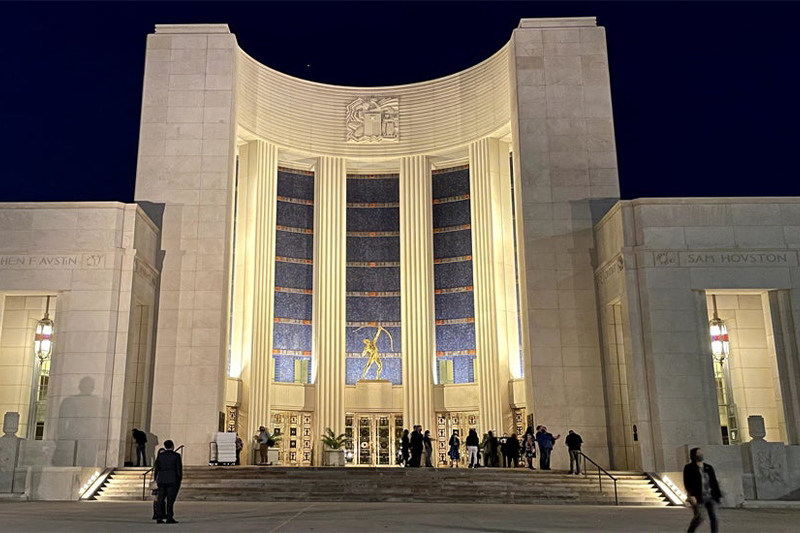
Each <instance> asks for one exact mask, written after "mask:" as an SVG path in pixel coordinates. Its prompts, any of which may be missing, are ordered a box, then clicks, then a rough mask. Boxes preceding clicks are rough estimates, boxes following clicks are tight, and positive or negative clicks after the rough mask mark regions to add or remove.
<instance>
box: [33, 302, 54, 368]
mask: <svg viewBox="0 0 800 533" xmlns="http://www.w3.org/2000/svg"><path fill="white" fill-rule="evenodd" d="M33 350H34V352H35V353H36V356H37V357H38V358H39V361H45V360H46V359H49V358H50V354H52V353H53V321H52V320H51V319H50V297H49V296H48V297H47V303H46V304H45V311H44V317H43V318H42V319H41V320H39V322H38V323H37V324H36V334H35V335H34V336H33Z"/></svg>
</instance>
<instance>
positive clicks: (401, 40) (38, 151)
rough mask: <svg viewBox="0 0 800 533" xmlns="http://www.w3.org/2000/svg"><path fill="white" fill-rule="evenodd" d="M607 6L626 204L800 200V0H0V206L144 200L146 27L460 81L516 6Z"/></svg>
mask: <svg viewBox="0 0 800 533" xmlns="http://www.w3.org/2000/svg"><path fill="white" fill-rule="evenodd" d="M588 15H594V16H597V19H598V23H599V24H600V25H602V26H605V28H606V32H607V37H608V50H609V62H610V68H611V88H612V93H613V105H614V120H615V123H616V136H617V150H618V156H619V167H620V180H621V186H622V196H623V198H638V197H668V196H793V195H797V196H800V179H798V169H797V159H796V157H795V155H796V154H797V153H798V152H800V133H798V128H800V98H799V97H798V94H800V90H798V81H800V32H798V30H797V20H798V15H800V4H796V3H790V2H776V3H767V2H758V3H755V2H754V3H749V2H732V3H728V2H708V3H697V2H672V3H655V2H612V3H605V2H557V3H556V2H552V3H548V2H510V3H504V2H491V3H489V2H487V3H482V2H442V3H436V2H412V3H399V2H398V3H389V2H380V3H377V2H352V3H334V2H323V3H312V2H293V3H291V4H289V3H278V2H269V3H267V2H245V3H234V2H226V3H215V2H175V3H161V2H144V3H137V4H133V3H88V2H80V3H41V2H29V3H9V2H2V3H0V20H1V21H3V28H2V31H0V73H2V76H1V77H0V155H1V156H2V163H1V164H0V185H1V186H0V201H50V200H57V201H71V200H119V201H125V202H129V201H132V200H133V189H134V178H135V172H136V150H137V142H138V133H139V115H140V109H141V91H142V75H143V70H144V55H145V36H146V35H147V34H148V33H151V32H152V31H153V26H154V24H156V23H193V22H194V23H200V22H226V23H228V24H229V26H230V28H231V31H233V32H234V33H235V34H236V37H237V39H238V41H239V45H240V46H241V47H242V48H243V49H244V50H245V51H246V52H247V53H249V54H250V55H252V56H253V57H255V58H256V59H257V60H259V61H260V62H262V63H264V64H266V65H268V66H270V67H273V68H275V69H277V70H279V71H282V72H285V73H287V74H291V75H294V76H298V77H302V78H305V79H310V80H314V81H320V82H327V83H334V84H344V85H364V86H369V85H389V84H399V83H408V82H416V81H421V80H426V79H430V78H435V77H439V76H443V75H447V74H452V73H454V72H457V71H459V70H462V69H464V68H467V67H470V66H472V65H474V64H475V63H477V62H479V61H481V60H483V59H485V58H487V57H489V56H490V55H491V54H493V53H494V52H495V51H497V50H498V49H499V48H500V47H502V46H503V44H505V43H506V42H507V41H508V39H509V38H510V36H511V31H512V29H513V28H515V27H516V26H517V24H518V21H519V19H520V18H522V17H557V16H562V17H569V16H588Z"/></svg>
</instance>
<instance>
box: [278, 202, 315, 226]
mask: <svg viewBox="0 0 800 533" xmlns="http://www.w3.org/2000/svg"><path fill="white" fill-rule="evenodd" d="M275 216H276V217H277V220H278V221H279V222H278V225H281V226H290V227H293V228H313V227H314V206H313V205H300V204H294V203H290V202H281V201H278V209H277V211H276V215H275Z"/></svg>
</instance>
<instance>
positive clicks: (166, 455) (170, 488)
mask: <svg viewBox="0 0 800 533" xmlns="http://www.w3.org/2000/svg"><path fill="white" fill-rule="evenodd" d="M164 448H166V449H165V450H164V451H163V452H162V453H159V454H158V457H157V458H156V462H155V464H154V465H153V475H154V476H155V478H156V484H157V485H158V501H157V503H156V512H157V513H158V514H157V516H156V523H157V524H163V523H164V514H165V512H166V515H167V516H166V518H167V524H177V523H178V521H177V520H175V499H176V498H177V497H178V491H179V490H180V489H181V481H182V480H183V464H182V462H181V456H180V454H179V453H176V452H175V449H174V448H175V443H173V442H172V441H171V440H167V441H165V442H164ZM165 501H166V507H165V506H164V502H165Z"/></svg>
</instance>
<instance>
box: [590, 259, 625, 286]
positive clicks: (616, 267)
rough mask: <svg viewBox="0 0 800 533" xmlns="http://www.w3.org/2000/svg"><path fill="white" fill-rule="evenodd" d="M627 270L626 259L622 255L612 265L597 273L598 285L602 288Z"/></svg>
mask: <svg viewBox="0 0 800 533" xmlns="http://www.w3.org/2000/svg"><path fill="white" fill-rule="evenodd" d="M623 270H625V259H624V258H623V257H622V256H621V255H620V256H618V257H617V258H616V259H615V260H614V261H613V262H611V264H609V265H608V266H606V267H605V268H604V269H603V270H601V271H600V272H598V273H597V276H596V279H597V285H598V286H599V287H602V286H603V285H605V284H606V282H607V281H608V280H609V279H611V278H612V277H614V276H616V275H617V274H619V273H620V272H622V271H623Z"/></svg>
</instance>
